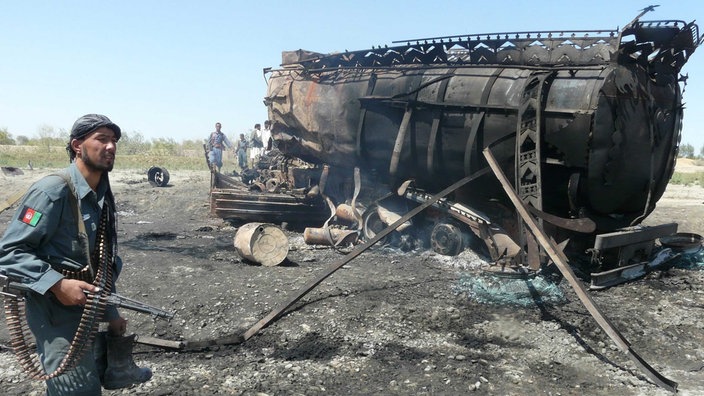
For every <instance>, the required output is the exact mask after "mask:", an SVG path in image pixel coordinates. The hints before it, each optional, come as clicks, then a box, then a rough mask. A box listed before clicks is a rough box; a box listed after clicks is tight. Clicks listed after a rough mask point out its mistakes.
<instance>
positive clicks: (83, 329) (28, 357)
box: [5, 201, 116, 381]
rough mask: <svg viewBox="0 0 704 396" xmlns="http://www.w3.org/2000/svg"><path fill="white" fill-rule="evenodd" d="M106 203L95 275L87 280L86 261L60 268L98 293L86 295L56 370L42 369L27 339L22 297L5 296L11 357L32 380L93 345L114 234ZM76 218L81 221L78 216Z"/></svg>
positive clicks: (64, 366) (108, 283)
mask: <svg viewBox="0 0 704 396" xmlns="http://www.w3.org/2000/svg"><path fill="white" fill-rule="evenodd" d="M110 206H111V205H110V203H109V202H107V201H106V202H105V204H104V206H103V212H102V215H101V219H100V226H99V227H98V232H97V237H96V249H95V250H94V252H93V257H92V259H93V260H95V261H93V262H94V263H96V264H97V271H96V272H95V277H94V278H93V279H90V272H91V271H90V269H91V268H92V267H91V263H88V264H87V265H86V267H84V268H83V269H82V270H80V271H62V274H63V275H64V276H66V277H67V278H71V279H80V280H84V281H87V282H91V283H92V284H93V285H94V286H97V287H100V292H99V293H98V294H89V295H88V296H87V300H86V303H85V305H84V307H83V314H82V315H81V319H80V321H79V324H78V329H77V330H76V334H74V336H73V339H72V340H71V343H70V344H69V347H68V351H67V352H66V355H65V356H64V358H63V359H62V360H61V363H59V366H58V367H57V368H56V370H54V371H53V372H51V373H47V372H46V371H45V370H44V368H43V366H42V364H41V361H40V359H39V356H38V355H37V354H36V352H35V350H36V346H35V345H32V344H30V342H29V340H30V339H32V338H31V330H30V329H29V325H28V324H27V320H26V308H25V300H24V299H22V298H9V297H6V298H5V318H6V320H7V327H8V332H9V334H10V345H11V347H12V349H13V351H14V352H15V356H17V359H18V361H19V363H20V366H22V368H23V369H24V370H25V372H26V373H27V375H29V376H30V377H32V378H34V379H37V380H42V381H46V380H48V379H50V378H54V377H57V376H59V375H61V374H62V373H63V372H64V371H66V370H69V369H71V368H73V367H75V366H76V364H77V363H78V361H79V360H80V358H81V357H82V356H83V355H84V354H85V353H86V352H88V350H89V349H90V347H92V345H93V339H94V337H95V334H96V333H97V331H98V326H99V324H100V320H101V319H102V318H103V315H104V313H105V306H106V303H105V298H106V297H107V296H109V295H110V292H111V291H112V290H111V288H112V277H113V273H112V270H113V261H114V259H115V255H114V249H115V239H116V235H115V233H114V232H108V229H107V228H108V225H109V224H111V223H112V222H111V221H110V216H114V213H110V212H111V211H110V209H109V207H110ZM79 221H81V220H80V217H79ZM111 231H112V230H111Z"/></svg>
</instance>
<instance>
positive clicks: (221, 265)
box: [0, 170, 704, 395]
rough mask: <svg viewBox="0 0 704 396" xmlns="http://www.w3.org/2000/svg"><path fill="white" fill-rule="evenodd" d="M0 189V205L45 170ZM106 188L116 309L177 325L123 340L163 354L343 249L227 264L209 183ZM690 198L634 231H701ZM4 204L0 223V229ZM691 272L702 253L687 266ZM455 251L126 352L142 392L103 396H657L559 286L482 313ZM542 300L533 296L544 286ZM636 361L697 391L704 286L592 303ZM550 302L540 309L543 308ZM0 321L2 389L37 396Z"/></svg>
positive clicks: (464, 258)
mask: <svg viewBox="0 0 704 396" xmlns="http://www.w3.org/2000/svg"><path fill="white" fill-rule="evenodd" d="M49 172H50V171H48V170H46V171H41V170H40V171H36V170H35V171H25V175H23V176H14V177H8V176H3V175H0V183H2V188H0V190H1V191H0V194H1V195H0V201H2V200H4V199H6V198H7V197H9V196H10V195H11V194H12V193H13V192H14V191H18V190H19V189H21V188H26V187H27V186H28V184H29V183H30V182H31V181H32V180H35V179H36V178H38V177H39V176H40V175H41V174H46V173H49ZM170 174H171V182H170V183H169V186H167V187H163V188H160V187H152V186H150V184H149V183H148V182H147V177H146V171H140V170H135V171H115V172H113V174H112V175H111V179H112V182H113V189H114V191H115V194H116V198H117V202H118V207H119V211H120V216H119V219H120V225H119V229H120V234H119V242H120V255H121V256H122V258H123V260H124V262H125V268H124V270H123V273H122V275H121V277H120V279H119V282H118V288H119V292H120V293H121V294H123V295H126V296H129V297H132V298H135V299H138V300H142V301H145V302H148V303H150V304H152V305H156V306H159V307H163V308H165V309H168V310H173V311H175V312H176V316H175V318H174V319H173V320H171V321H170V322H167V321H163V320H153V319H152V318H150V317H149V316H147V315H143V314H139V313H134V312H131V311H127V310H123V311H122V312H123V313H124V315H125V316H126V317H127V318H128V319H129V321H130V330H131V331H133V332H136V333H137V334H139V335H141V336H144V337H146V336H150V337H159V338H163V339H169V340H186V341H198V340H216V339H224V338H228V337H233V336H238V335H241V334H243V333H244V331H246V330H247V329H248V328H250V327H251V326H252V325H254V324H255V323H256V322H257V321H259V320H260V319H262V318H264V317H265V316H266V315H267V314H269V313H270V312H271V311H272V310H273V309H275V308H277V307H279V306H280V305H281V304H283V303H284V302H285V301H286V300H288V299H289V298H290V297H291V296H293V295H294V294H295V293H297V292H298V290H299V289H301V288H302V287H304V286H305V285H307V284H308V283H309V282H311V281H312V280H314V279H316V278H317V277H318V276H320V274H322V273H323V272H324V271H325V270H326V269H327V268H328V267H329V266H330V265H331V264H332V263H333V262H336V261H337V260H339V259H340V258H341V255H340V253H338V252H335V251H334V250H332V249H330V248H326V247H316V246H308V245H306V244H305V243H304V242H303V238H302V236H301V234H300V233H297V232H292V231H287V236H288V237H289V241H290V247H291V248H290V252H289V255H288V258H287V261H286V262H284V263H283V264H281V265H279V266H275V267H264V266H260V265H256V264H252V263H249V262H246V261H243V260H242V259H240V257H239V256H238V255H237V252H236V251H235V249H234V246H233V238H234V235H235V233H236V228H235V227H233V226H232V225H230V224H229V223H227V222H224V221H222V220H220V219H217V218H213V217H211V216H210V215H209V206H208V185H209V177H210V176H209V173H208V172H206V171H203V172H192V171H188V172H179V171H170ZM703 201H704V189H702V188H700V187H697V186H694V187H684V186H670V188H669V189H668V191H667V193H666V196H665V198H664V199H662V200H661V201H660V202H659V204H658V209H657V210H656V211H655V213H653V215H651V216H650V217H649V218H648V219H647V221H646V224H660V223H664V222H670V221H676V222H679V223H680V231H683V232H694V233H699V234H701V233H704V205H703ZM13 215H14V208H12V209H10V210H7V211H5V212H3V213H2V214H0V232H4V230H5V228H6V227H7V223H8V221H10V219H11V218H12V216H13ZM697 259H698V260H700V261H701V260H702V259H703V258H702V257H698V258H697ZM483 265H485V264H484V263H483V262H482V260H481V258H479V257H477V256H476V255H474V254H472V253H471V252H469V251H466V252H464V253H462V254H461V255H460V256H457V257H446V256H441V255H437V254H435V253H432V252H428V251H412V252H401V251H399V250H395V249H391V248H388V247H383V246H378V247H377V246H375V247H373V248H372V249H370V250H369V251H367V252H365V253H363V254H362V255H360V256H359V257H358V258H356V259H355V260H353V261H351V262H350V263H349V264H348V265H346V266H345V267H344V268H342V269H340V270H339V271H337V272H335V273H334V274H333V275H332V276H331V277H330V278H328V279H327V280H325V281H324V282H322V283H321V284H320V285H319V286H318V287H316V288H315V289H314V290H313V291H312V292H310V293H309V294H307V295H306V296H305V297H304V298H303V299H301V300H300V301H299V302H298V303H296V304H295V305H294V306H293V307H292V308H291V309H289V310H288V311H286V314H285V315H284V316H282V317H281V318H280V319H278V320H276V321H274V322H273V323H272V324H271V325H270V326H268V327H266V328H264V329H263V330H262V331H261V332H259V333H258V334H257V335H255V336H254V337H252V338H251V339H249V340H248V341H246V342H244V343H241V344H236V345H226V346H216V347H210V348H207V349H203V350H197V351H188V352H184V351H170V350H165V349H161V348H155V347H149V346H144V345H138V346H137V348H136V355H135V359H136V361H137V362H138V363H139V364H140V365H145V366H149V367H151V368H152V370H153V371H154V378H153V379H152V380H151V381H149V382H148V383H146V384H143V385H140V386H135V387H132V388H130V389H126V390H120V391H105V392H104V394H106V395H117V394H130V395H132V394H148V395H210V394H238V395H239V394H242V395H318V394H320V395H323V394H333V395H335V394H349V395H368V394H386V395H408V394H418V395H460V394H490V395H527V394H544V395H582V394H588V395H665V394H668V392H666V391H664V390H662V389H661V388H658V387H657V386H656V385H653V384H652V383H651V382H649V381H648V380H647V379H646V377H645V376H644V375H643V373H642V372H641V371H640V370H639V369H638V368H637V367H636V366H635V365H634V364H633V362H632V361H631V360H630V359H629V358H628V357H627V356H626V355H624V354H623V353H622V352H621V351H620V350H618V348H617V347H616V346H615V345H614V344H613V343H612V342H611V340H610V339H609V337H608V336H607V335H606V334H605V333H604V332H603V331H602V330H601V328H600V327H599V326H598V325H597V324H596V322H595V321H594V320H593V319H592V317H591V316H590V315H589V313H588V312H587V310H586V309H585V307H584V306H583V305H582V303H581V302H580V301H579V300H578V298H577V296H576V295H575V293H574V292H573V291H572V290H571V288H570V287H569V285H568V284H567V282H566V281H564V280H563V281H562V282H559V283H555V284H551V286H554V288H552V289H550V293H551V294H550V296H549V297H550V298H545V302H544V303H543V304H536V303H535V302H534V301H531V300H530V299H529V300H528V302H527V303H526V304H525V305H497V304H489V303H487V302H485V301H484V300H483V299H482V298H479V296H478V295H477V294H476V293H474V292H473V289H471V287H470V286H469V285H476V284H477V282H476V281H477V279H483V278H482V277H484V276H485V274H484V272H483V271H482V266H483ZM546 290H547V289H546ZM590 293H591V295H592V297H593V298H594V300H595V301H596V303H597V304H598V306H599V307H600V309H601V310H602V311H603V312H604V313H606V315H607V316H608V318H609V319H611V321H612V322H613V324H614V325H615V327H616V328H617V329H618V330H619V331H620V332H621V333H622V334H623V335H624V337H625V338H626V339H627V340H628V341H629V342H630V343H631V345H632V348H633V349H634V350H635V351H636V352H638V353H639V354H640V355H641V356H642V357H643V358H644V359H645V360H646V361H647V362H648V363H649V364H651V365H652V366H653V367H655V368H656V369H657V370H658V371H659V372H660V373H662V374H663V375H664V376H666V377H667V378H670V379H672V380H674V381H677V382H678V383H679V389H680V393H681V394H683V395H697V394H704V316H703V315H702V313H704V272H703V271H697V270H690V269H682V268H673V269H671V270H669V271H667V272H664V273H661V272H654V273H651V274H649V275H648V276H647V277H645V278H644V279H640V280H637V281H634V282H632V283H628V284H624V285H620V286H616V287H614V288H610V289H607V290H603V291H599V292H590ZM546 297H547V296H546ZM2 319H3V321H2V325H0V344H1V345H3V347H2V348H1V349H0V389H2V393H3V394H8V395H10V394H11V395H40V394H43V392H44V387H43V384H42V383H41V382H37V381H34V380H31V379H28V378H27V377H26V376H25V375H24V374H23V373H22V372H21V369H20V367H19V365H18V364H17V362H16V360H15V358H14V355H13V354H12V352H10V351H9V350H8V349H7V348H6V347H5V346H6V345H7V343H8V335H7V330H6V327H5V325H4V317H3V318H2Z"/></svg>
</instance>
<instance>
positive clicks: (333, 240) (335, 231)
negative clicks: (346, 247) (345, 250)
mask: <svg viewBox="0 0 704 396" xmlns="http://www.w3.org/2000/svg"><path fill="white" fill-rule="evenodd" d="M358 236H359V233H358V232H357V231H355V230H343V229H340V228H327V229H326V228H311V227H307V228H306V229H305V230H303V240H304V241H305V243H307V244H309V245H328V246H330V245H339V244H344V243H355V242H356V241H357V238H358Z"/></svg>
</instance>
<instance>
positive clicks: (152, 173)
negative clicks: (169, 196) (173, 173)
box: [147, 166, 169, 187]
mask: <svg viewBox="0 0 704 396" xmlns="http://www.w3.org/2000/svg"><path fill="white" fill-rule="evenodd" d="M147 179H148V180H149V184H151V185H152V186H154V187H166V186H167V185H168V184H169V171H167V170H166V168H160V167H158V166H152V167H151V168H149V170H148V171H147Z"/></svg>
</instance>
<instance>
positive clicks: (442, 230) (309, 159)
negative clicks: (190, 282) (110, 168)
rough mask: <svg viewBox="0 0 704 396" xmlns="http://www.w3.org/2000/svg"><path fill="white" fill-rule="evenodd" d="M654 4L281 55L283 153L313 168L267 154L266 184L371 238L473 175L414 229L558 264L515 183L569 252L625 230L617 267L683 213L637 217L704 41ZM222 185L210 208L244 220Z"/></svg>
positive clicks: (505, 255) (604, 245) (278, 98)
mask: <svg viewBox="0 0 704 396" xmlns="http://www.w3.org/2000/svg"><path fill="white" fill-rule="evenodd" d="M644 13H645V12H644ZM644 13H643V14H644ZM643 14H641V15H639V16H638V17H637V18H635V19H634V20H633V21H632V22H631V23H629V24H627V25H626V26H625V27H624V28H623V29H620V30H618V29H617V30H612V31H603V30H602V31H594V30H589V31H587V30H578V31H543V32H514V33H492V34H471V35H461V36H449V37H434V38H427V39H413V40H404V41H402V42H394V43H393V45H391V46H383V47H373V48H371V49H367V50H361V51H344V52H340V53H334V54H319V53H314V52H309V51H304V50H298V51H290V52H284V53H283V62H282V65H281V67H280V68H278V69H270V68H268V69H265V76H266V77H267V78H268V91H267V96H266V98H265V104H266V106H267V107H268V112H269V118H270V120H271V121H272V136H273V141H274V146H275V147H276V149H277V150H278V151H276V150H275V151H276V152H277V153H278V154H279V155H280V156H281V158H287V159H286V160H285V161H289V164H290V161H291V160H292V159H295V161H299V162H301V163H305V164H307V166H306V167H303V168H305V169H304V170H303V171H301V169H300V168H298V170H297V171H298V172H303V173H299V174H298V175H296V174H295V172H294V171H293V169H292V167H282V166H281V165H280V163H279V165H277V166H272V165H271V163H267V164H266V165H267V166H263V167H260V170H259V171H260V173H259V174H258V175H257V176H258V177H259V179H258V180H255V181H254V182H255V184H258V185H259V186H260V188H259V189H260V190H262V192H263V193H272V192H274V190H276V191H279V189H280V188H282V186H283V185H286V186H288V187H289V191H288V195H289V196H290V195H292V194H294V193H296V192H299V193H300V194H301V199H300V200H299V201H300V202H301V203H304V204H307V205H310V206H312V207H317V208H318V210H320V208H322V210H323V212H324V213H325V215H324V216H322V217H321V218H323V219H324V218H327V216H328V215H330V210H328V208H327V205H318V206H316V205H317V204H314V203H313V201H311V200H307V199H312V198H313V197H315V196H322V197H324V198H325V199H326V200H328V201H330V202H333V203H334V204H335V205H339V204H345V205H347V206H346V208H347V209H348V210H349V209H350V207H351V210H352V215H351V217H352V219H353V220H354V219H355V218H356V219H357V220H358V222H357V224H359V229H360V233H361V234H362V236H363V237H365V236H366V238H367V239H369V238H370V237H372V236H374V233H375V232H378V230H379V229H380V228H383V227H384V226H385V225H387V224H390V223H392V222H393V220H395V219H398V218H399V217H400V216H401V215H402V214H403V213H404V212H406V211H408V210H409V209H411V208H413V207H417V206H418V205H421V204H422V203H424V202H428V201H429V200H431V199H433V194H435V193H437V192H439V191H441V190H443V189H446V188H448V187H449V186H452V185H453V184H454V183H456V182H458V181H459V180H463V179H466V180H468V181H467V182H466V183H463V184H462V185H461V186H457V187H453V188H452V189H451V190H452V191H451V192H450V193H449V194H447V195H446V196H443V197H442V198H441V199H439V198H435V199H433V204H432V205H429V207H428V209H427V210H426V211H424V212H423V214H422V216H419V217H418V218H415V219H413V220H412V223H413V226H414V227H409V229H410V228H415V229H418V228H419V227H420V228H421V229H423V230H425V231H426V232H425V233H418V232H417V231H416V236H418V235H425V236H427V239H428V240H429V244H430V246H431V247H432V248H433V249H435V250H436V251H438V252H441V253H444V254H456V253H458V252H459V251H461V250H462V249H464V248H465V247H467V246H470V245H471V244H472V238H475V241H480V240H481V241H483V242H484V243H483V244H481V243H480V244H479V245H480V246H482V248H483V247H486V250H487V253H488V255H489V256H490V257H491V260H492V261H495V262H499V261H500V262H503V263H508V262H510V263H512V264H517V265H523V266H527V267H531V268H537V267H538V266H539V263H541V262H545V261H546V255H545V254H544V251H543V249H542V248H541V246H540V245H541V244H540V243H539V242H540V238H539V237H538V236H536V235H535V233H534V232H530V230H529V229H528V227H526V221H525V220H526V219H525V217H522V216H521V210H519V208H518V207H517V204H516V202H514V201H512V200H511V194H510V193H507V190H510V191H513V193H515V197H517V198H518V199H519V200H520V202H521V205H518V206H522V207H523V208H524V209H527V211H528V212H529V213H530V216H531V217H532V218H534V219H535V220H536V222H537V224H539V227H540V228H541V229H542V230H544V231H545V235H547V236H549V238H550V239H554V241H556V242H558V243H559V242H563V241H567V240H569V243H568V244H566V246H567V248H566V251H570V249H571V250H572V251H574V252H579V253H581V254H583V253H584V252H585V250H586V249H589V248H590V247H591V246H594V249H595V250H596V251H600V250H602V251H603V252H606V251H607V250H608V248H611V247H614V246H617V245H619V246H622V245H624V243H625V244H626V245H629V246H631V247H630V248H629V249H626V250H629V251H630V257H623V256H622V253H619V252H616V253H615V257H614V259H615V261H613V260H612V261H611V264H610V266H611V267H614V266H622V265H624V264H628V263H627V262H628V261H629V260H632V259H633V257H634V256H637V255H638V251H639V249H641V248H642V246H640V245H639V244H640V243H642V242H643V241H644V240H646V239H647V240H653V239H655V238H657V237H659V236H663V235H669V234H673V233H674V232H676V224H675V225H664V226H663V227H655V228H654V229H650V228H647V229H645V230H644V229H643V228H642V227H635V226H637V225H638V224H640V223H641V221H642V220H643V219H644V218H645V217H646V216H647V215H648V214H649V213H651V211H652V210H653V209H654V207H655V204H656V202H657V201H658V199H659V198H660V197H661V196H662V195H663V192H664V190H665V187H666V185H667V183H668V181H669V179H670V177H671V176H672V174H673V170H674V166H675V161H676V158H677V154H678V145H679V141H680V131H681V124H682V115H683V103H682V90H683V87H684V86H685V84H686V77H683V76H681V75H680V70H681V68H682V67H683V66H684V64H685V63H686V62H687V60H688V58H689V57H690V56H691V55H692V53H693V52H694V51H695V49H696V48H697V46H698V45H699V44H701V42H702V37H701V36H700V35H699V31H698V27H697V25H695V24H694V23H693V22H692V23H686V22H683V21H676V20H666V21H642V20H640V18H641V17H642V16H643ZM491 162H494V163H495V164H496V165H497V167H498V168H500V172H498V173H503V175H504V176H505V180H508V184H509V185H508V186H507V185H505V184H506V183H505V182H504V183H502V179H501V178H500V177H499V176H500V175H498V174H497V169H494V168H491V167H490V163H491ZM265 168H266V169H265ZM272 172H273V173H272ZM303 174H304V175H305V176H304V177H302V178H301V177H299V176H300V175H303ZM215 184H216V185H215V187H216V188H215V189H214V192H215V194H213V198H212V203H213V208H214V209H213V210H214V211H215V212H216V213H217V214H218V215H219V216H221V217H228V213H230V214H232V216H230V217H237V215H236V214H233V213H237V210H236V209H235V208H234V207H228V206H227V203H226V201H227V199H222V198H226V197H224V196H223V195H222V194H221V195H218V194H217V192H218V191H220V190H218V188H217V187H218V186H217V178H216V183H215ZM218 199H220V201H218ZM358 212H359V213H358ZM339 214H340V213H339V210H338V215H339ZM524 216H525V215H524ZM326 224H327V222H326ZM404 224H406V223H404ZM403 228H404V227H399V229H403ZM466 234H470V236H471V237H470V238H469V240H468V239H467V236H466ZM329 235H332V234H330V233H329ZM623 241H626V242H623ZM632 245H634V246H632ZM621 250H624V249H621ZM641 250H642V249H641ZM645 250H647V251H648V252H649V248H647V247H646V248H645ZM603 252H602V253H603ZM640 253H643V252H640ZM602 256H603V255H596V256H594V257H597V260H596V261H594V262H593V264H595V265H597V266H599V265H601V264H602V261H603V258H604V257H602Z"/></svg>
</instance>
